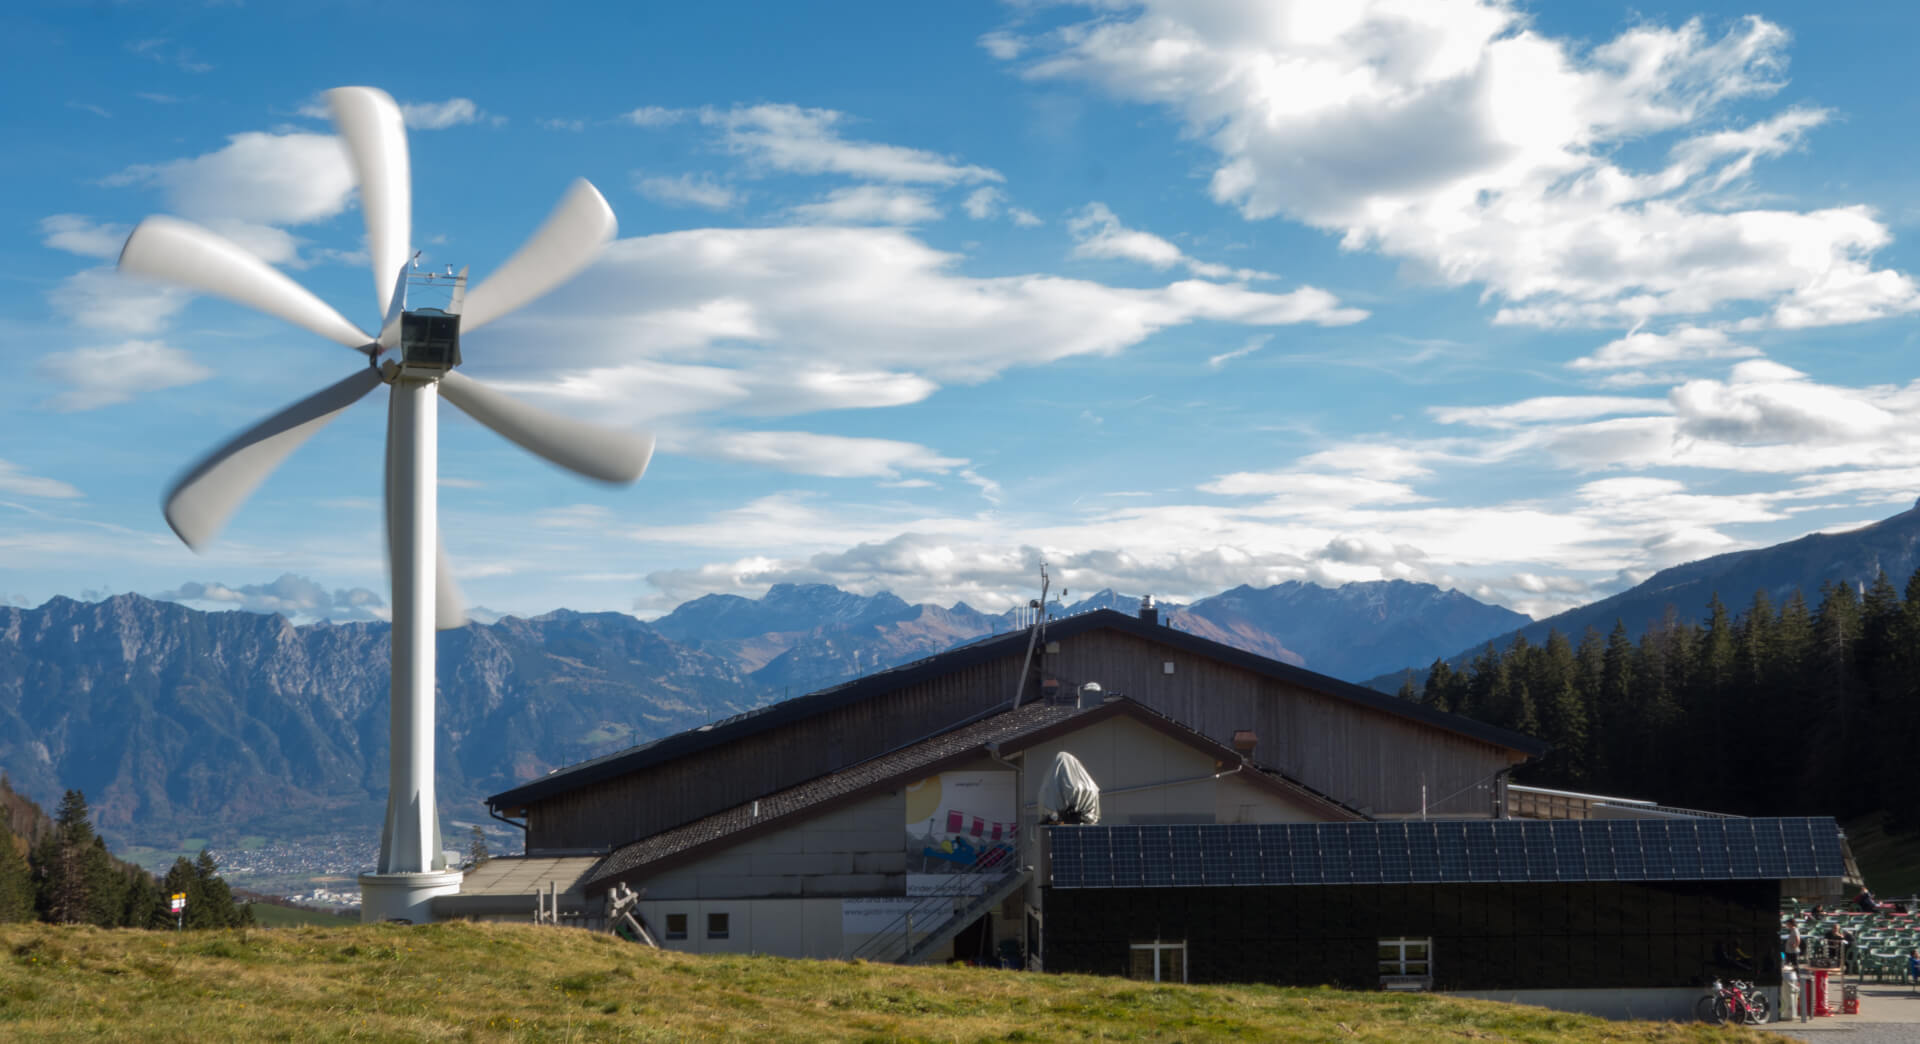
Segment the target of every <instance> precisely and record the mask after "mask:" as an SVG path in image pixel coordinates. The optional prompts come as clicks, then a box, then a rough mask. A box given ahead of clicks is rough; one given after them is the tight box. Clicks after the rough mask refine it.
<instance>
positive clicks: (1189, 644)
mask: <svg viewBox="0 0 1920 1044" xmlns="http://www.w3.org/2000/svg"><path fill="white" fill-rule="evenodd" d="M1102 628H1105V629H1110V630H1116V631H1121V632H1124V633H1126V634H1131V635H1133V636H1135V637H1138V638H1144V639H1146V640H1148V641H1152V642H1159V643H1161V644H1163V645H1167V646H1171V647H1173V648H1176V649H1180V650H1182V651H1184V652H1189V653H1192V654H1194V655H1196V656H1204V657H1207V658H1209V659H1212V660H1217V661H1219V662H1221V663H1226V664H1230V665H1232V666H1235V667H1239V668H1242V669H1244V670H1249V671H1252V672H1254V673H1256V674H1261V675H1264V676H1266V677H1269V678H1272V679H1275V680H1277V681H1282V682H1286V683H1287V684H1289V685H1295V686H1298V687H1300V688H1302V689H1306V690H1308V691H1310V692H1315V693H1319V694H1320V695H1322V696H1330V697H1333V698H1335V699H1340V700H1345V701H1347V702H1349V703H1357V704H1360V705H1361V706H1364V707H1368V708H1371V709H1373V710H1377V711H1380V712H1382V713H1385V714H1389V715H1392V716H1394V717H1398V718H1404V719H1407V720H1409V721H1414V722H1418V723H1420V724H1422V725H1427V726H1431V727H1433V728H1437V729H1442V730H1444V731H1447V732H1451V733H1454V734H1456V735H1460V736H1465V737H1467V738H1469V739H1474V740H1478V741H1480V742H1482V743H1486V744H1489V745H1492V746H1496V747H1504V748H1506V749H1508V750H1514V751H1518V752H1520V753H1522V754H1525V755H1527V756H1529V757H1539V756H1540V755H1542V754H1545V753H1546V752H1547V744H1545V743H1543V742H1541V741H1540V740H1537V739H1535V738H1533V737H1531V736H1527V735H1523V734H1521V733H1518V732H1514V731H1512V730H1511V729H1503V728H1498V727H1496V726H1493V725H1488V724H1485V723H1483V722H1478V721H1474V720H1473V719H1471V718H1463V717H1461V716H1460V715H1457V714H1448V713H1446V712H1445V711H1438V710H1434V709H1433V708H1431V707H1428V706H1425V705H1424V704H1419V703H1414V702H1412V701H1410V700H1403V699H1399V698H1398V697H1394V696H1389V695H1387V694H1386V693H1383V692H1377V691H1375V690H1373V689H1369V688H1366V687H1365V686H1361V685H1355V684H1353V683H1352V682H1345V681H1341V680H1340V679H1338V678H1332V677H1329V676H1327V675H1324V674H1318V673H1316V672H1314V671H1309V670H1307V669H1306V668H1304V667H1295V666H1293V665H1292V664H1288V663H1281V662H1280V661H1278V660H1272V659H1268V658H1267V657H1265V656H1260V655H1257V654H1254V653H1250V652H1247V651H1246V650H1244V649H1236V648H1234V647H1233V646H1231V645H1224V644H1222V643H1220V642H1216V641H1213V640H1212V639H1209V638H1202V637H1200V636H1199V635H1197V634H1191V633H1189V632H1186V631H1182V630H1179V629H1177V628H1174V627H1168V626H1165V625H1163V624H1159V623H1154V622H1149V621H1146V620H1142V619H1140V618H1139V617H1138V616H1132V615H1129V614H1127V613H1122V612H1117V611H1115V610H1112V609H1096V610H1093V611H1092V612H1086V613H1079V614H1076V615H1074V616H1068V617H1064V618H1062V619H1058V620H1051V621H1048V622H1047V624H1046V636H1047V639H1048V640H1050V641H1057V640H1060V639H1063V638H1071V637H1074V636H1075V635H1079V634H1085V633H1087V632H1088V631H1095V630H1100V629H1102ZM1027 633H1028V632H1027V631H1025V630H1019V631H1009V632H1007V633H1006V634H997V635H991V636H989V637H986V638H981V639H978V640H976V641H973V642H970V643H968V644H965V645H960V646H956V647H954V648H952V649H948V650H947V651H945V652H941V653H935V654H934V655H932V656H927V657H923V658H921V659H918V660H915V661H913V662H911V663H905V664H901V665H899V666H897V667H889V668H887V669H885V670H880V671H874V672H873V673H871V674H866V675H862V676H860V677H858V678H855V679H853V680H852V681H848V682H843V683H841V684H839V685H835V686H833V687H832V688H827V689H821V690H818V691H816V692H810V693H808V694H806V695H804V696H796V697H794V698H793V699H790V700H782V701H780V702H779V703H771V704H768V705H767V706H765V707H757V708H755V709H753V710H750V711H747V712H745V713H742V714H736V715H734V716H733V717H730V718H724V719H722V720H720V721H716V722H713V723H712V724H709V725H702V726H700V727H699V728H697V729H689V730H687V731H686V732H678V733H675V734H673V735H671V736H665V737H662V738H660V739H657V740H653V741H651V742H648V743H643V744H640V745H639V746H636V747H629V748H628V749H626V750H622V751H617V752H615V753H612V754H607V755H604V756H602V757H598V758H594V759H593V760H591V761H583V762H580V763H579V764H577V765H570V766H568V767H567V768H563V769H559V770H556V771H554V772H551V773H549V774H547V775H546V776H543V777H541V778H539V779H535V780H530V781H528V782H526V783H523V784H521V785H520V786H517V787H514V788H512V789H510V790H505V791H501V792H500V793H498V794H495V795H493V796H491V797H489V798H487V804H488V805H490V806H492V807H493V808H495V809H514V808H519V807H521V806H524V805H526V804H528V803H529V802H533V801H539V800H541V799H542V798H547V797H551V796H553V795H555V794H562V793H566V792H567V791H570V790H574V789H576V788H578V787H583V786H587V785H589V784H592V783H598V782H601V781H602V780H607V779H612V778H614V777H617V776H622V775H625V774H627V773H629V772H635V771H638V770H640V769H643V768H646V767H648V766H651V765H657V764H661V763H664V762H667V761H672V760H675V759H677V758H682V757H686V756H687V755H689V754H696V753H699V752H700V751H703V750H709V749H711V748H713V747H717V746H720V745H721V744H724V743H730V742H732V741H734V740H736V739H739V738H741V737H743V736H750V735H754V734H756V733H759V732H764V731H767V730H770V729H776V728H779V727H780V726H782V725H786V724H788V723H791V722H795V721H800V720H803V719H806V718H810V717H813V716H814V715H816V714H821V713H824V712H826V711H830V710H835V709H838V708H840V707H845V706H849V705H851V704H856V703H860V702H863V701H865V700H869V699H872V698H873V697H875V696H880V695H883V694H885V693H888V692H892V691H894V690H895V689H900V688H904V687H905V686H908V685H914V684H917V683H919V682H923V681H927V680H929V679H933V678H938V677H940V676H942V675H945V674H950V673H952V672H954V671H958V670H962V669H965V668H967V667H973V666H976V665H978V664H982V663H989V662H992V661H994V660H998V659H1001V658H1002V657H1007V656H1018V655H1020V654H1022V653H1024V652H1025V651H1026V647H1027Z"/></svg>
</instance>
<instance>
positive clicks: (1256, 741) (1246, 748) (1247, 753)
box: [1233, 729, 1260, 760]
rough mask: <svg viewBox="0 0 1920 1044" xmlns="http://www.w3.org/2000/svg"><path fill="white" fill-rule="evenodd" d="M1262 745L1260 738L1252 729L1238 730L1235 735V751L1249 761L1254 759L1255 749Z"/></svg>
mask: <svg viewBox="0 0 1920 1044" xmlns="http://www.w3.org/2000/svg"><path fill="white" fill-rule="evenodd" d="M1259 745H1260V737H1259V736H1256V735H1254V732H1253V730H1252V729H1238V730H1236V731H1235V732H1234V734H1233V749H1234V750H1237V751H1239V752H1240V756H1241V757H1243V758H1246V759H1248V760H1252V758H1253V748H1255V747H1257V746H1259Z"/></svg>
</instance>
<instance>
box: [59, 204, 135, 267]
mask: <svg viewBox="0 0 1920 1044" xmlns="http://www.w3.org/2000/svg"><path fill="white" fill-rule="evenodd" d="M132 231H133V229H132V227H131V226H128V225H117V224H110V223H108V224H102V223H100V222H96V221H94V220H93V219H92V218H90V217H87V216H86V215H85V214H53V215H50V216H48V217H44V218H41V219H40V234H41V236H43V237H45V238H43V239H41V240H40V241H41V242H42V243H45V244H46V245H47V246H50V247H53V248H54V249H55V250H64V251H66V252H67V253H69V254H79V255H80V256H81V257H97V258H101V259H112V258H116V257H119V256H120V248H121V247H122V246H124V245H125V244H126V242H127V233H129V232H132Z"/></svg>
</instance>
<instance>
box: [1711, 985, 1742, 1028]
mask: <svg viewBox="0 0 1920 1044" xmlns="http://www.w3.org/2000/svg"><path fill="white" fill-rule="evenodd" d="M1739 1004H1740V1002H1739V1001H1736V1000H1734V999H1733V996H1732V995H1731V994H1726V993H1722V994H1721V995H1719V996H1718V997H1715V998H1714V999H1713V1024H1714V1025H1716V1026H1724V1025H1726V1024H1727V1023H1729V1022H1739V1021H1740V1020H1741V1016H1742V1015H1743V1014H1744V1013H1743V1012H1742V1010H1741V1008H1740V1006H1739Z"/></svg>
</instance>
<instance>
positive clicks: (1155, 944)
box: [1127, 939, 1187, 982]
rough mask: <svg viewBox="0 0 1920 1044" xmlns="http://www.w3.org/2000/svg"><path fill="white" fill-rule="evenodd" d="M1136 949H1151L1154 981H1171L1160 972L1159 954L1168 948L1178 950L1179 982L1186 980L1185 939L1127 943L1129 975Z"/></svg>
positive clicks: (1143, 980) (1141, 980) (1140, 980)
mask: <svg viewBox="0 0 1920 1044" xmlns="http://www.w3.org/2000/svg"><path fill="white" fill-rule="evenodd" d="M1137 950H1152V951H1153V981H1154V982H1171V981H1173V980H1171V979H1168V978H1165V977H1164V976H1162V975H1161V974H1160V969H1161V960H1160V955H1161V954H1162V953H1165V952H1167V951H1169V950H1178V951H1180V981H1181V982H1186V981H1187V941H1186V940H1185V939H1180V940H1178V941H1174V940H1165V939H1155V940H1153V941H1152V942H1137V943H1129V944H1127V974H1128V975H1129V976H1131V975H1132V974H1133V954H1134V952H1135V951H1137ZM1135 981H1137V982H1145V981H1146V980H1145V979H1138V980H1135Z"/></svg>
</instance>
